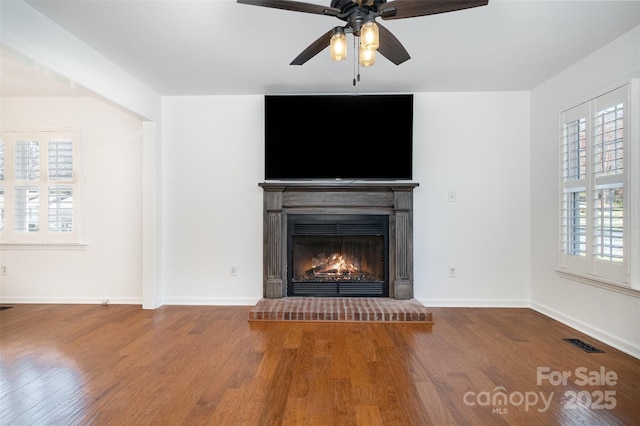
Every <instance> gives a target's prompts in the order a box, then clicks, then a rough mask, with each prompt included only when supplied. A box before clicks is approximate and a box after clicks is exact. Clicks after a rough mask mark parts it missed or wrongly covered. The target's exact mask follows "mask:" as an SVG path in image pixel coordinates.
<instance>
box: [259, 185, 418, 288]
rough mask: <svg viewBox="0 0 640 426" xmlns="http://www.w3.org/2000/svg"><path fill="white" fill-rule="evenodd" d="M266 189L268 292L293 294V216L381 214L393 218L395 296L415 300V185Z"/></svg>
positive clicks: (391, 242) (391, 244)
mask: <svg viewBox="0 0 640 426" xmlns="http://www.w3.org/2000/svg"><path fill="white" fill-rule="evenodd" d="M258 185H259V186H260V187H262V189H263V190H264V209H263V216H264V224H263V230H264V232H263V233H264V241H263V244H264V245H263V247H264V249H263V252H264V258H263V293H264V297H265V298H270V299H277V298H281V297H284V296H285V295H286V294H287V274H286V268H287V259H286V256H287V247H286V243H287V241H286V235H287V215H289V214H314V215H318V214H331V215H333V214H359V215H362V214H376V215H388V216H389V279H390V283H389V295H390V297H393V298H394V299H399V300H408V299H412V298H413V189H414V188H415V187H417V186H418V183H414V182H404V181H402V182H369V181H367V182H351V181H309V182H262V183H259V184H258Z"/></svg>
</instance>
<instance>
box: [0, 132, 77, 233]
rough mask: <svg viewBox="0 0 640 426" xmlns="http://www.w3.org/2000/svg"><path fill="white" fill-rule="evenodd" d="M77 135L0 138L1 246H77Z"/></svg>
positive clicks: (17, 134)
mask: <svg viewBox="0 0 640 426" xmlns="http://www.w3.org/2000/svg"><path fill="white" fill-rule="evenodd" d="M77 140H78V138H77V131H69V130H65V131H33V132H29V131H3V132H2V133H1V135H0V242H2V243H3V244H10V243H18V244H20V243H77V242H79V230H78V228H79V226H78V194H79V187H78V181H79V179H78V158H79V156H78V146H79V144H78V142H77Z"/></svg>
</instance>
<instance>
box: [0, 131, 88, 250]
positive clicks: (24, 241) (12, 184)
mask: <svg viewBox="0 0 640 426" xmlns="http://www.w3.org/2000/svg"><path fill="white" fill-rule="evenodd" d="M0 140H1V141H2V142H3V146H4V180H3V181H0V188H2V189H3V190H4V200H3V201H4V202H3V206H2V208H3V210H4V224H3V225H4V226H3V227H2V229H1V230H0V249H2V250H6V249H20V248H27V249H33V248H54V247H65V248H73V247H78V248H81V247H83V246H85V244H84V243H83V242H82V234H83V233H82V228H83V227H82V214H81V206H82V200H83V197H82V185H81V183H82V182H83V180H84V179H83V178H82V177H81V176H82V175H81V173H82V168H81V158H82V157H81V151H82V149H81V140H80V129H79V128H76V127H60V128H46V129H42V128H36V129H7V130H4V129H3V130H1V131H0ZM67 140H68V141H71V143H72V158H73V160H72V162H73V168H72V178H71V179H69V180H60V179H50V177H49V142H50V141H54V142H55V141H67ZM16 141H38V142H39V152H40V164H39V168H40V171H39V178H38V179H37V180H29V181H19V180H17V179H16V175H15V143H16ZM21 186H30V187H36V188H38V192H39V226H38V230H37V231H34V232H20V231H17V230H16V226H15V211H16V202H15V194H16V188H17V187H21ZM53 186H55V187H62V186H64V187H70V188H71V190H72V191H73V207H72V209H73V212H72V227H71V230H70V231H64V232H61V231H50V230H49V222H48V221H49V187H53Z"/></svg>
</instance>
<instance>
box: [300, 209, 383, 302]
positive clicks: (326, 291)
mask: <svg viewBox="0 0 640 426" xmlns="http://www.w3.org/2000/svg"><path fill="white" fill-rule="evenodd" d="M388 247H389V216H387V215H304V214H303V215H298V214H296V215H289V216H288V218H287V282H288V283H289V285H288V286H287V296H362V297H364V296H368V297H388V296H389V256H388V251H389V250H388Z"/></svg>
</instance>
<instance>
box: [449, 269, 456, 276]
mask: <svg viewBox="0 0 640 426" xmlns="http://www.w3.org/2000/svg"><path fill="white" fill-rule="evenodd" d="M449 277H450V278H455V277H456V267H455V266H449Z"/></svg>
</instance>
